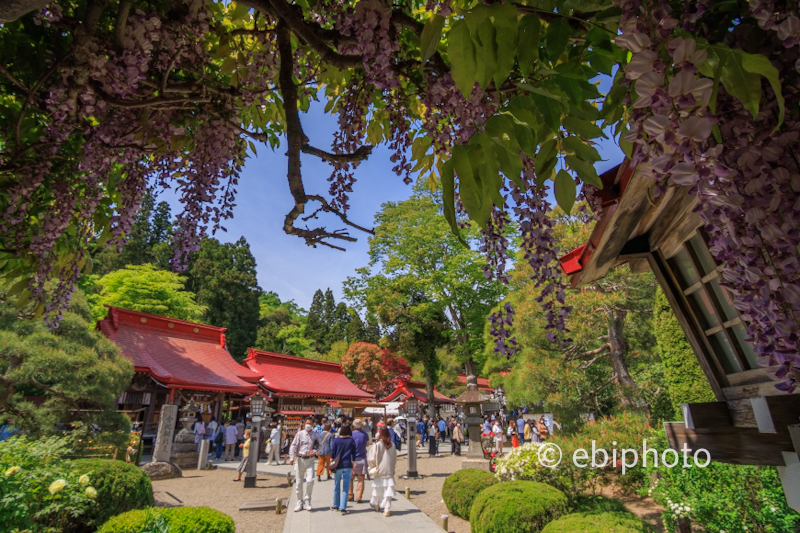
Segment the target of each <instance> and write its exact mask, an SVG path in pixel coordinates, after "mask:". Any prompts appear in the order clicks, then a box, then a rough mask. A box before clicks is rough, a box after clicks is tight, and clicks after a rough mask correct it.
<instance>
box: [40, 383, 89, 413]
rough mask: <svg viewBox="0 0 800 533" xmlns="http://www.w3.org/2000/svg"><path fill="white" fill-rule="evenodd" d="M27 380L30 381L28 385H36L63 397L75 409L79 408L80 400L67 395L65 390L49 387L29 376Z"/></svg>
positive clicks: (58, 396)
mask: <svg viewBox="0 0 800 533" xmlns="http://www.w3.org/2000/svg"><path fill="white" fill-rule="evenodd" d="M27 382H28V385H31V386H33V387H36V388H37V389H42V390H43V391H45V392H49V393H50V394H52V395H53V396H55V397H57V398H61V399H62V400H64V401H65V402H67V403H68V404H70V405H71V406H73V407H74V408H75V409H79V408H80V406H79V405H78V402H76V401H75V400H74V399H73V398H70V397H69V396H67V395H66V394H64V393H63V392H60V391H58V390H56V389H54V388H52V387H49V386H47V385H45V384H44V383H39V382H38V381H36V380H35V379H33V378H29V379H28V380H27Z"/></svg>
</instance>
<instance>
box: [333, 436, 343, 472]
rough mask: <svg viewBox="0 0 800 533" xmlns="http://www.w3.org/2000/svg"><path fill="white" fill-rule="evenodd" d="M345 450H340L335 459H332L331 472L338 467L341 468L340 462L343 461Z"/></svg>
mask: <svg viewBox="0 0 800 533" xmlns="http://www.w3.org/2000/svg"><path fill="white" fill-rule="evenodd" d="M334 444H335V443H334ZM343 451H344V450H339V453H337V454H336V457H334V458H333V460H332V461H331V472H336V469H337V468H339V463H340V462H341V461H342V452H343Z"/></svg>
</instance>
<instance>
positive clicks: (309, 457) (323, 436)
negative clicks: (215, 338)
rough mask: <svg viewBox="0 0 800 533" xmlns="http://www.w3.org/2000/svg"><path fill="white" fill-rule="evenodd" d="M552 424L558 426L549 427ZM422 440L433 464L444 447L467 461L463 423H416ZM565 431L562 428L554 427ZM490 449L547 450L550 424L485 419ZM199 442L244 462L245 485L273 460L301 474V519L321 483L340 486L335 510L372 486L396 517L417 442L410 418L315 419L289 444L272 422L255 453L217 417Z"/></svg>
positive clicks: (234, 423) (197, 429) (236, 426)
mask: <svg viewBox="0 0 800 533" xmlns="http://www.w3.org/2000/svg"><path fill="white" fill-rule="evenodd" d="M550 423H551V424H553V423H554V422H553V421H550ZM415 424H416V425H415V427H414V430H415V433H416V434H415V435H414V438H413V440H412V441H411V442H409V443H408V445H409V446H415V447H416V448H417V449H420V448H423V449H424V447H425V446H426V445H427V446H428V453H429V455H430V456H431V457H441V454H440V453H439V444H440V443H442V442H448V441H449V442H450V443H451V446H450V450H451V451H450V453H451V455H461V446H462V444H464V442H465V441H466V439H467V438H468V437H469V435H468V431H467V428H465V427H464V426H463V424H462V421H461V419H460V418H459V417H456V416H451V417H449V418H448V419H445V418H444V417H441V416H440V417H435V418H434V417H429V416H427V415H425V416H423V417H422V418H421V419H419V420H417V421H416V423H415ZM555 424H556V425H558V424H557V423H555ZM480 430H481V437H482V441H483V443H484V444H483V446H484V448H485V449H486V448H487V447H488V448H491V449H490V450H488V451H490V452H493V453H496V454H500V455H502V454H503V450H504V448H505V447H506V446H508V445H509V443H510V446H511V447H512V448H516V447H517V446H520V445H522V444H524V443H525V442H543V441H545V440H546V439H547V438H548V436H549V435H550V433H551V432H552V427H551V426H550V427H549V426H548V423H547V421H546V420H545V417H544V416H541V417H539V419H538V420H537V419H536V418H535V417H529V418H527V419H526V418H525V417H524V416H523V415H522V414H519V413H516V412H514V413H512V414H511V415H509V416H506V415H504V414H502V413H497V414H495V415H486V416H485V417H484V421H483V425H482V427H481V428H480ZM193 431H194V434H195V442H196V443H197V446H198V451H200V449H201V448H200V446H201V443H202V441H203V440H204V439H207V440H209V441H210V443H209V444H210V446H209V450H210V455H212V456H213V457H216V459H217V460H224V461H236V460H239V461H240V463H239V466H238V468H237V473H238V475H237V477H236V478H235V479H234V481H240V480H241V478H242V475H243V474H244V473H245V471H246V469H247V465H248V462H249V461H250V460H251V458H252V457H255V460H256V461H257V460H259V458H261V457H266V461H267V463H268V464H273V465H277V464H287V461H288V464H290V465H293V466H294V467H295V475H296V485H295V491H296V494H297V505H296V507H295V509H294V510H295V511H302V510H311V494H312V492H313V489H314V482H315V481H316V482H321V481H322V480H323V479H322V476H323V475H324V476H325V480H326V481H328V480H331V479H333V482H334V492H333V501H332V502H331V505H330V508H331V510H335V511H338V512H341V513H343V514H345V513H347V502H348V501H352V502H359V503H360V502H361V500H362V498H363V496H364V490H365V488H366V484H367V482H369V483H370V484H371V489H372V494H371V497H370V505H371V506H372V508H373V509H375V510H379V511H382V512H383V513H384V514H385V515H386V516H389V513H390V510H391V504H392V499H393V498H394V497H395V490H394V486H395V481H394V475H395V465H396V462H397V454H398V452H400V451H401V449H402V446H403V443H404V442H405V441H406V440H407V439H408V438H410V434H409V428H408V426H407V425H406V420H405V418H403V417H400V418H398V419H397V420H395V419H393V418H387V419H386V420H385V421H384V419H383V417H381V418H380V419H378V420H377V421H373V419H372V418H370V417H364V418H363V419H360V418H357V419H348V418H347V417H339V418H336V419H330V420H329V419H328V418H327V417H324V416H323V417H321V418H320V419H317V418H315V417H308V418H307V419H306V420H305V424H304V426H303V428H302V429H301V430H299V431H297V433H296V434H295V435H294V437H293V438H292V439H290V438H289V435H288V434H287V430H286V427H285V425H283V424H282V423H280V422H279V421H276V420H273V421H272V422H270V424H269V426H264V427H262V428H261V431H262V433H261V434H260V438H259V439H258V442H259V443H260V447H259V449H258V450H251V442H252V440H251V438H250V437H251V431H252V430H251V429H250V428H247V427H246V425H245V423H244V421H243V420H242V419H241V418H239V419H235V420H230V421H228V422H225V423H217V421H216V420H215V418H214V417H211V420H210V421H209V422H208V424H205V423H204V422H203V420H202V418H201V417H200V416H198V417H197V421H196V422H195V424H194V426H193Z"/></svg>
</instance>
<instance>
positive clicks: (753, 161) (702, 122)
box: [616, 0, 800, 391]
mask: <svg viewBox="0 0 800 533" xmlns="http://www.w3.org/2000/svg"><path fill="white" fill-rule="evenodd" d="M621 6H622V8H623V11H624V14H623V19H622V21H621V24H620V30H621V35H620V36H619V37H617V39H616V42H617V44H619V45H620V46H621V47H622V48H624V49H626V50H628V51H629V52H630V53H631V60H630V61H629V63H628V65H627V66H626V68H625V77H626V78H627V80H628V81H629V82H631V83H635V89H636V94H638V95H639V97H638V100H636V101H633V102H631V105H632V107H633V112H632V114H631V124H630V132H629V133H628V134H627V137H626V138H627V140H628V141H629V142H631V143H635V144H636V145H637V146H638V147H639V149H638V150H637V152H636V155H635V161H636V162H637V163H639V164H640V168H642V169H645V170H646V171H647V172H650V173H651V174H652V177H653V179H654V181H655V191H654V192H655V195H659V194H661V193H663V191H664V190H665V189H666V187H668V186H683V187H688V188H689V193H690V194H693V195H695V196H696V197H697V200H698V203H697V207H696V211H697V212H698V213H699V214H700V217H701V218H702V220H703V221H704V223H705V226H704V230H705V232H706V233H707V234H708V236H709V241H710V242H709V247H710V250H711V253H712V255H713V256H714V258H715V259H716V260H717V261H718V262H719V263H720V264H721V266H720V268H719V270H720V273H721V277H722V284H723V285H724V286H725V287H726V288H727V289H728V290H729V291H730V292H731V293H732V294H733V295H734V298H735V299H734V305H735V307H736V308H737V309H738V310H739V311H740V312H741V315H742V319H743V321H744V322H745V324H746V325H747V332H748V335H749V336H750V339H751V341H752V343H753V346H754V349H755V352H756V353H757V354H758V355H759V356H760V358H759V364H762V365H764V366H770V367H773V368H774V369H775V376H776V378H777V379H779V380H781V383H780V384H779V385H778V387H779V388H781V389H784V390H787V391H791V390H793V389H794V388H795V387H796V386H797V385H798V383H799V382H800V359H797V356H796V354H797V348H798V334H799V332H798V325H799V323H798V314H799V313H800V219H799V218H798V215H799V214H800V167H798V161H797V158H796V155H795V154H794V149H793V148H792V146H794V145H796V143H797V140H798V139H800V122H798V120H797V117H796V116H794V115H792V114H791V113H789V114H786V116H785V117H784V114H785V112H784V111H783V109H784V107H789V108H791V106H795V105H796V104H797V102H798V101H799V100H800V99H799V98H798V97H799V96H800V91H798V89H797V85H794V86H791V84H783V85H782V86H783V90H782V94H780V95H778V94H776V93H775V92H774V90H775V86H774V85H771V86H767V87H765V89H764V93H765V94H764V97H763V98H761V100H760V101H757V100H756V101H745V102H743V101H742V98H741V96H742V95H741V94H740V93H737V90H738V88H737V84H738V83H742V82H745V81H746V82H750V80H749V79H747V78H745V79H743V80H742V81H741V82H740V81H739V80H736V81H733V80H731V82H727V80H728V79H731V78H725V77H724V76H725V71H724V70H723V82H727V83H723V84H722V85H721V86H720V85H719V81H718V80H717V81H715V80H714V76H715V72H716V71H715V69H717V68H722V69H724V63H723V65H722V66H718V67H714V65H720V62H722V61H729V62H735V61H742V64H743V65H745V67H748V68H750V70H751V71H752V73H751V74H750V76H755V75H756V73H757V72H762V73H769V72H772V70H774V72H775V74H776V75H777V76H780V77H781V78H785V79H795V80H796V79H797V76H796V71H795V62H796V60H797V58H798V47H797V40H796V39H795V38H794V37H793V36H794V27H795V26H794V25H795V22H794V21H795V20H797V18H796V16H795V15H793V14H789V13H787V11H782V15H780V16H779V15H776V12H775V11H774V9H775V3H774V2H758V1H753V2H750V7H751V9H752V10H753V15H754V17H755V18H756V19H757V20H758V25H759V26H761V27H762V28H764V29H772V30H774V33H767V34H766V36H765V37H764V38H763V39H762V42H761V43H760V44H759V46H758V51H759V52H760V53H762V54H763V55H764V56H765V57H766V58H768V60H769V62H761V63H760V64H759V63H757V62H758V61H760V60H759V59H758V58H757V57H756V56H752V55H744V53H742V52H738V50H739V48H738V47H740V46H744V45H745V42H746V41H747V40H748V39H751V38H752V37H751V36H752V28H751V27H748V25H746V24H742V25H739V26H737V27H736V28H734V29H733V31H732V32H731V33H730V34H729V36H728V38H727V39H726V42H725V46H724V47H711V46H708V45H706V44H704V43H703V42H702V41H698V39H696V38H691V37H684V36H678V35H676V32H677V29H680V28H682V27H683V28H691V27H692V26H693V25H694V23H695V22H696V20H697V19H699V18H700V17H701V16H702V15H703V10H699V11H698V12H696V13H695V16H694V17H693V18H692V20H687V19H686V17H685V16H684V19H683V20H678V19H676V18H673V17H672V16H671V10H670V8H669V6H668V5H666V4H659V5H651V4H648V3H646V2H639V1H635V0H634V1H625V2H621ZM779 19H782V20H779ZM681 23H682V24H681ZM653 29H655V31H654V30H653ZM728 47H730V48H728ZM662 51H665V52H666V54H668V55H664V54H662V53H661V52H662ZM739 54H741V55H739ZM665 57H669V58H670V59H669V61H665V60H664V58H665ZM740 58H741V59H740ZM764 63H766V64H764ZM716 75H718V73H717V74H716ZM709 76H710V77H709ZM717 90H718V94H714V93H715V91H717ZM712 97H713V98H715V99H716V102H713V101H712ZM784 101H785V102H786V103H784ZM714 105H715V106H716V113H714V112H712V106H714ZM714 132H716V133H714Z"/></svg>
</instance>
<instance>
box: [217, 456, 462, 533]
mask: <svg viewBox="0 0 800 533" xmlns="http://www.w3.org/2000/svg"><path fill="white" fill-rule="evenodd" d="M440 451H441V452H445V449H444V447H443V446H440ZM405 452H406V450H405V449H403V451H402V452H401V454H403V455H405ZM446 453H449V446H448V447H447V452H446ZM216 464H217V465H218V466H219V468H228V469H235V468H236V467H237V465H238V463H236V462H229V463H225V462H222V463H216ZM257 470H258V472H259V473H260V474H267V475H274V476H281V477H286V473H287V472H294V467H292V466H289V465H267V464H265V463H263V462H259V463H258V466H257ZM323 479H325V478H324V476H323ZM397 482H398V483H397V490H398V495H397V497H396V498H395V500H394V501H393V502H392V511H391V516H389V517H386V516H384V515H383V513H382V512H377V511H373V510H372V509H371V508H370V506H369V496H370V495H371V494H372V487H371V485H370V484H369V482H367V486H366V487H365V490H364V499H363V500H362V503H360V504H356V503H354V502H347V511H348V512H347V514H346V515H343V514H341V513H340V512H339V511H331V510H330V506H331V503H332V502H333V479H331V480H330V481H321V482H319V481H316V482H314V492H313V495H312V498H311V506H312V509H311V511H297V512H295V511H294V507H295V505H296V503H297V499H296V496H295V490H294V487H292V496H291V499H290V500H289V506H288V509H287V511H286V512H287V515H286V523H285V524H284V527H283V533H314V532H317V531H325V532H326V533H380V532H386V533H409V532H413V533H442V531H443V530H442V528H441V526H440V525H438V524H436V522H434V521H433V520H431V519H430V518H429V517H428V515H426V514H425V513H423V512H422V511H420V510H419V509H418V508H417V507H415V506H414V505H413V504H412V503H411V502H410V501H408V500H406V499H405V497H404V495H402V494H401V493H400V491H402V490H403V487H404V486H405V485H403V480H402V479H399V478H398V479H397Z"/></svg>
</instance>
